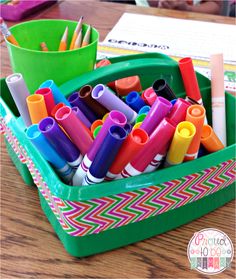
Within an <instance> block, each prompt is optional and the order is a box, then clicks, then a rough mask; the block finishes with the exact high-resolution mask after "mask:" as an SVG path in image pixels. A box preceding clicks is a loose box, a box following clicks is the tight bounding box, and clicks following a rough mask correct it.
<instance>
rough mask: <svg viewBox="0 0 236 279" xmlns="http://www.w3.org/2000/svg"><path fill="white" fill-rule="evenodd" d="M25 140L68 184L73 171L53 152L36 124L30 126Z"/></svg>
mask: <svg viewBox="0 0 236 279" xmlns="http://www.w3.org/2000/svg"><path fill="white" fill-rule="evenodd" d="M26 136H27V138H28V139H29V140H30V141H31V142H32V143H33V145H34V146H35V147H36V149H37V150H38V151H39V153H40V154H41V155H42V157H43V158H44V159H45V160H46V161H48V162H50V163H51V164H52V166H53V167H54V168H55V170H56V171H57V172H58V174H59V176H60V177H61V178H62V179H63V180H64V181H65V182H66V183H70V182H71V179H72V177H73V174H74V173H73V170H72V168H71V167H70V166H69V165H68V164H67V162H66V161H65V160H64V159H63V158H61V156H60V155H59V154H58V153H57V152H56V151H55V149H54V148H53V147H52V145H51V144H50V142H49V141H48V140H47V139H46V138H45V136H44V135H43V134H42V133H41V132H40V131H39V129H38V124H34V125H31V126H30V127H28V129H27V130H26Z"/></svg>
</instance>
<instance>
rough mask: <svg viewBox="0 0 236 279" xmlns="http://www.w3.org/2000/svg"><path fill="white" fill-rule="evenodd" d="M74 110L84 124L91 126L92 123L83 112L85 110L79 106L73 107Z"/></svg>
mask: <svg viewBox="0 0 236 279" xmlns="http://www.w3.org/2000/svg"><path fill="white" fill-rule="evenodd" d="M72 110H73V112H74V113H75V115H76V116H77V117H78V118H79V119H80V120H81V122H83V124H84V125H85V126H86V127H87V128H90V127H91V123H90V121H89V120H88V118H87V117H86V116H85V115H84V114H83V112H82V111H81V110H80V109H79V108H78V107H72Z"/></svg>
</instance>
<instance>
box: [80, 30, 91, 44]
mask: <svg viewBox="0 0 236 279" xmlns="http://www.w3.org/2000/svg"><path fill="white" fill-rule="evenodd" d="M90 33H91V26H90V25H89V26H88V29H87V31H86V33H85V35H84V38H83V42H82V47H84V46H87V45H88V44H89V43H90Z"/></svg>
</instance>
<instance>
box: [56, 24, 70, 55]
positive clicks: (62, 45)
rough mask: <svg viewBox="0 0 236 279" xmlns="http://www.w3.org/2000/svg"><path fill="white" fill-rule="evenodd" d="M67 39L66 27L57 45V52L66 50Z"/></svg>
mask: <svg viewBox="0 0 236 279" xmlns="http://www.w3.org/2000/svg"><path fill="white" fill-rule="evenodd" d="M67 37H68V26H66V30H65V32H64V34H63V36H62V38H61V42H60V45H59V49H58V50H59V51H65V50H66V49H67Z"/></svg>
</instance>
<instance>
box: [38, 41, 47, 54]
mask: <svg viewBox="0 0 236 279" xmlns="http://www.w3.org/2000/svg"><path fill="white" fill-rule="evenodd" d="M40 48H41V50H42V51H45V52H46V51H48V47H47V45H46V43H45V42H42V43H40Z"/></svg>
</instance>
